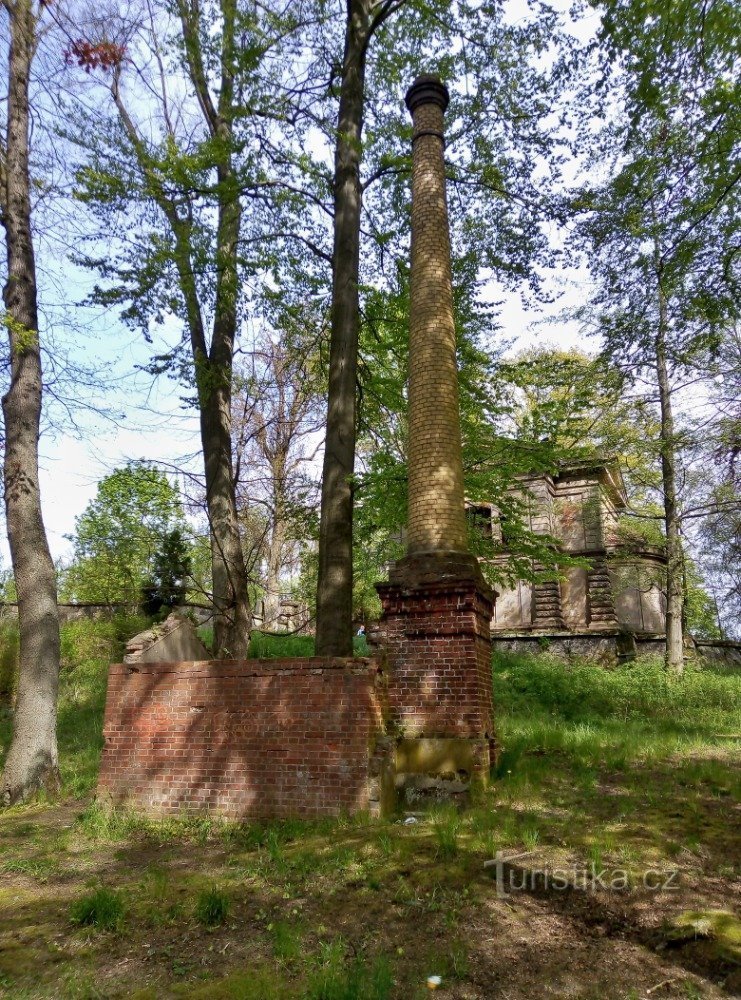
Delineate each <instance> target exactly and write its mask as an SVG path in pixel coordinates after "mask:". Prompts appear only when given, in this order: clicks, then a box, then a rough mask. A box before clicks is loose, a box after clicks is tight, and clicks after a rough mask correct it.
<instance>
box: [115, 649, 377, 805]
mask: <svg viewBox="0 0 741 1000" xmlns="http://www.w3.org/2000/svg"><path fill="white" fill-rule="evenodd" d="M383 697H384V689H383V683H382V677H381V674H380V672H379V668H378V665H377V664H376V662H375V661H373V660H367V659H365V660H364V659H348V660H343V659H325V658H319V657H317V658H311V659H296V660H246V661H230V660H220V661H213V660H210V661H204V662H182V663H138V664H121V663H118V664H114V665H113V666H111V668H110V673H109V679H108V697H107V701H106V710H105V721H104V728H103V735H104V737H105V747H104V750H103V758H102V762H101V770H100V778H99V782H98V792H99V794H101V795H104V796H110V797H111V798H112V799H113V800H114V801H118V802H120V801H128V802H131V803H132V804H134V805H136V806H137V807H139V808H143V809H145V810H147V811H149V812H153V813H162V812H165V813H166V812H174V811H176V810H181V809H192V810H197V809H206V808H212V809H215V810H217V811H218V812H219V813H221V814H223V815H227V816H232V817H249V818H271V817H281V816H289V815H294V814H301V815H303V816H309V817H310V816H323V815H333V814H337V813H340V812H343V811H354V810H358V809H367V808H369V807H370V806H371V805H372V803H371V802H370V795H369V788H370V786H371V783H369V767H370V760H371V757H372V755H373V751H374V747H375V741H376V737H377V735H378V733H379V732H380V731H381V729H382V724H383V723H382V708H383Z"/></svg>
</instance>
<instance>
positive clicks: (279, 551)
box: [263, 497, 286, 629]
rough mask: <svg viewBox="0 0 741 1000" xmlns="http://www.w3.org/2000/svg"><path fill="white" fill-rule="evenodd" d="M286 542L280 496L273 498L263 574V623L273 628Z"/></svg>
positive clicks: (276, 621)
mask: <svg viewBox="0 0 741 1000" xmlns="http://www.w3.org/2000/svg"><path fill="white" fill-rule="evenodd" d="M285 542H286V524H285V518H284V516H283V512H282V503H281V499H280V497H277V498H274V509H273V523H272V525H271V530H270V542H269V544H268V558H267V573H266V574H265V618H264V622H263V624H264V625H266V626H267V627H268V628H269V629H275V627H276V625H277V624H278V618H279V617H280V611H281V604H280V575H281V572H282V570H283V552H284V549H285Z"/></svg>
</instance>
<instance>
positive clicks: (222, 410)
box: [200, 367, 252, 659]
mask: <svg viewBox="0 0 741 1000" xmlns="http://www.w3.org/2000/svg"><path fill="white" fill-rule="evenodd" d="M206 370H207V371H208V370H210V369H209V368H207V369H206ZM223 374H224V382H223V384H222V385H221V386H213V385H212V386H211V387H210V388H209V391H208V393H207V394H206V397H205V398H203V399H202V401H201V407H200V411H201V412H200V415H201V445H202V448H203V460H204V466H205V471H206V505H207V510H208V520H209V527H210V535H211V567H212V576H213V603H214V611H215V619H214V652H215V655H216V656H218V657H220V658H229V659H242V658H244V657H246V656H247V650H248V647H249V642H250V629H251V627H252V611H251V607H250V601H249V592H248V587H247V571H246V567H245V561H244V553H243V551H242V541H241V537H240V533H239V519H238V517H237V503H236V496H235V489H234V470H233V464H232V437H231V367H230V368H229V372H228V378H229V381H228V383H227V382H226V381H225V380H226V377H227V376H226V373H223Z"/></svg>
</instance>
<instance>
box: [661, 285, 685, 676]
mask: <svg viewBox="0 0 741 1000" xmlns="http://www.w3.org/2000/svg"><path fill="white" fill-rule="evenodd" d="M658 294H659V329H658V334H657V337H656V375H657V381H658V386H659V404H660V406H661V475H662V481H663V491H664V524H665V526H666V556H667V562H666V656H665V663H666V668H667V670H669V671H671V672H672V673H675V674H681V673H682V671H683V670H684V636H683V630H682V613H683V605H684V551H683V549H682V540H681V537H680V530H679V529H680V523H679V521H680V519H679V506H678V503H677V473H676V461H677V459H676V441H675V436H674V415H673V413H672V404H671V387H670V385H669V373H668V368H667V361H666V332H667V322H668V321H667V308H666V298H665V295H664V291H663V289H662V287H661V281H659V293H658Z"/></svg>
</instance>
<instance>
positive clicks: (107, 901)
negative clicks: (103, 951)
mask: <svg viewBox="0 0 741 1000" xmlns="http://www.w3.org/2000/svg"><path fill="white" fill-rule="evenodd" d="M123 916H124V905H123V900H122V898H121V893H120V892H115V891H113V890H112V889H108V888H106V887H105V886H101V887H100V888H98V889H96V890H95V891H94V892H91V893H88V894H87V895H85V896H82V897H80V899H77V900H75V902H74V903H73V904H72V906H71V907H70V918H71V919H72V922H73V923H75V924H79V925H80V926H82V927H95V928H97V929H98V930H100V931H115V930H118V928H119V927H120V926H121V922H122V921H123Z"/></svg>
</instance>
